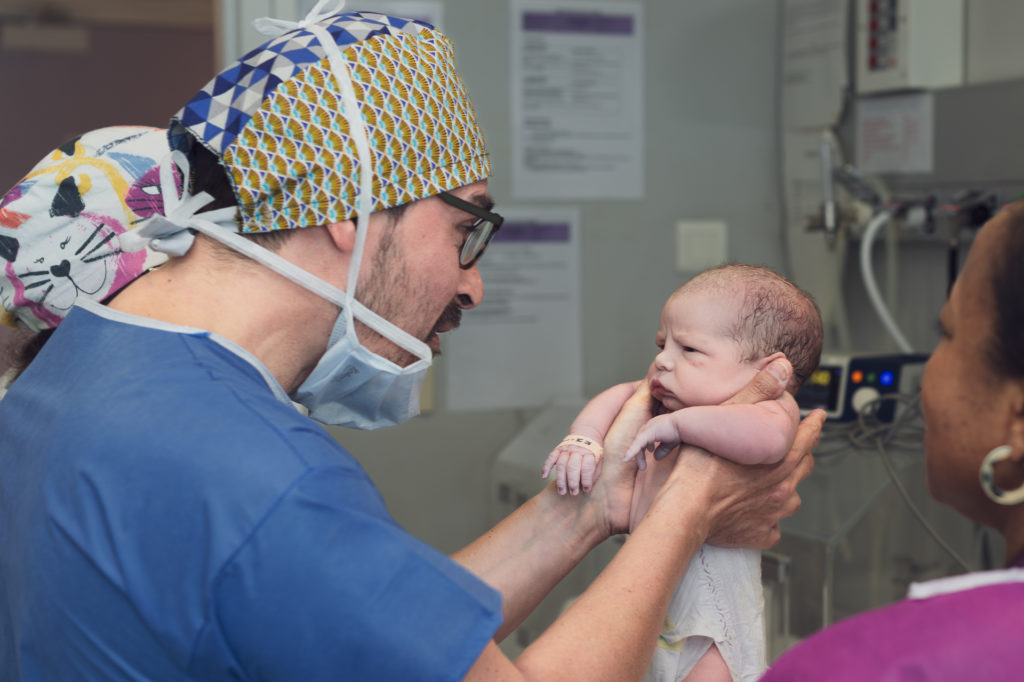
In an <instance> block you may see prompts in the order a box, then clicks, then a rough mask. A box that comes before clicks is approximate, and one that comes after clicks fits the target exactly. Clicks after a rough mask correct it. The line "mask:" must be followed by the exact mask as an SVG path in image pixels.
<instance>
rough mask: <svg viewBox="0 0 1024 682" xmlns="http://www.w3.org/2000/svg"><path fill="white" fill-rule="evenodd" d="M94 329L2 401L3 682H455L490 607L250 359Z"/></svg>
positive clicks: (483, 589) (83, 329)
mask: <svg viewBox="0 0 1024 682" xmlns="http://www.w3.org/2000/svg"><path fill="white" fill-rule="evenodd" d="M97 312H100V311H99V310H98V309H92V311H87V310H83V309H78V308H76V309H75V310H73V311H72V312H71V314H70V315H69V316H68V317H67V319H66V320H65V321H64V322H63V323H62V324H61V326H60V327H59V328H58V330H57V332H56V333H55V334H54V335H53V337H52V338H51V339H50V341H49V342H48V343H47V345H46V347H45V348H44V349H43V351H42V353H41V354H40V355H39V356H38V357H37V358H36V360H35V361H34V362H33V363H32V365H31V366H30V367H29V368H28V370H26V372H25V373H24V374H23V375H22V376H21V377H20V378H19V379H18V380H17V381H16V382H15V383H14V385H13V386H12V387H11V389H10V391H9V392H8V394H7V396H6V397H5V398H4V400H3V401H0V444H2V445H0V472H2V474H0V548H2V549H0V678H3V679H24V680H44V679H45V680H52V679H88V680H120V679H125V680H127V679H131V680H139V679H147V680H161V681H166V680H200V679H201V680H229V679H230V680H238V679H242V680H304V681H305V680H326V679H331V680H338V679H348V680H375V679H381V680H394V679H417V680H428V679H429V680H434V679H437V680H454V679H460V678H461V677H462V676H464V675H465V673H466V671H467V670H468V669H469V667H470V666H471V665H472V663H473V662H474V661H475V660H476V658H477V657H478V656H479V654H480V653H481V651H482V650H483V648H484V646H485V645H486V644H487V642H488V641H489V640H490V639H491V638H492V637H493V635H494V632H495V630H496V629H497V627H498V625H499V624H500V623H501V599H500V595H499V593H497V592H496V591H495V590H493V589H492V588H490V587H488V586H487V585H486V584H484V583H483V582H481V581H480V580H479V579H478V578H476V577H475V576H473V575H472V574H470V573H469V572H468V571H466V570H465V569H463V568H462V567H461V566H459V565H458V564H456V563H454V562H453V561H451V560H450V559H449V558H447V557H446V556H444V555H442V554H440V553H439V552H437V551H435V550H433V549H431V548H430V547H428V546H426V545H424V544H423V543H421V542H419V541H418V540H416V539H415V538H413V537H411V536H410V535H408V534H407V533H406V532H405V531H403V530H402V529H401V528H400V527H399V526H398V525H397V524H396V523H395V522H394V520H393V519H392V518H391V517H390V515H389V514H388V512H387V510H386V509H385V506H384V503H383V501H382V499H381V497H380V495H379V493H378V492H377V490H376V489H375V488H374V486H373V484H372V482H371V481H370V480H369V478H368V476H367V475H366V473H365V471H364V470H363V469H362V467H361V466H360V465H359V464H358V462H356V460H355V459H353V458H352V456H351V455H349V454H348V453H347V452H346V451H345V450H343V449H342V448H341V447H340V446H339V445H338V444H337V443H336V441H334V439H333V438H331V437H330V435H329V434H327V433H326V432H325V431H324V429H323V428H322V427H321V426H320V425H318V424H317V423H315V422H313V421H311V420H310V419H308V418H306V417H304V416H303V415H301V414H299V413H298V412H297V411H296V410H295V409H294V408H293V407H292V406H291V405H290V404H288V403H287V401H286V400H283V399H282V392H281V390H280V387H279V386H276V384H273V383H272V379H271V380H270V382H271V383H268V378H267V376H268V375H267V374H266V372H265V369H262V368H261V367H257V366H256V365H255V364H254V362H253V360H252V359H251V358H246V357H242V355H240V354H239V353H237V352H236V351H235V350H233V349H230V348H228V347H226V346H225V345H222V343H221V342H219V341H218V340H217V339H216V338H215V337H212V336H211V335H209V334H207V333H205V332H200V331H197V330H184V329H181V328H179V329H174V328H169V327H167V326H166V325H162V327H163V328H161V329H155V328H150V326H147V325H144V324H140V323H139V318H130V316H124V315H121V314H118V313H115V312H114V311H108V310H106V309H102V312H100V314H97Z"/></svg>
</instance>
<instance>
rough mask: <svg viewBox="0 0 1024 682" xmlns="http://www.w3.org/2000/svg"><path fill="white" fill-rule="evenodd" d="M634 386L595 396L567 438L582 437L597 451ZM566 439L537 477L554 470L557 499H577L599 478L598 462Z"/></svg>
mask: <svg viewBox="0 0 1024 682" xmlns="http://www.w3.org/2000/svg"><path fill="white" fill-rule="evenodd" d="M637 384H639V382H638V381H632V382H629V383H625V384H618V385H616V386H612V387H611V388H609V389H607V390H605V391H602V392H601V393H598V394H597V396H595V397H594V398H593V399H592V400H591V401H590V402H588V403H587V404H586V406H584V408H583V409H582V410H581V411H580V413H579V415H577V417H576V419H575V420H573V422H572V426H570V427H569V434H570V436H582V437H583V438H584V439H589V440H591V441H593V442H594V444H595V445H596V446H597V447H598V448H600V446H601V445H602V444H603V442H604V436H605V434H606V433H608V429H609V428H611V425H612V422H613V421H615V417H616V416H617V415H618V414H619V409H620V408H621V407H622V404H623V403H625V402H626V399H627V398H629V397H630V396H631V395H633V393H634V392H635V391H636V387H637ZM570 436H566V440H563V441H562V442H561V443H559V444H558V447H556V448H555V449H554V450H552V451H551V454H549V455H548V457H547V459H546V460H545V461H544V466H543V467H542V468H541V473H540V475H541V478H547V477H548V475H549V474H550V473H551V469H552V468H554V469H555V483H556V486H557V487H558V493H559V494H560V495H565V494H566V492H567V491H568V492H569V493H571V494H573V495H578V494H579V492H580V489H581V487H582V489H583V492H586V493H589V492H590V489H591V488H592V487H593V485H594V481H596V480H597V477H598V475H599V474H600V471H601V460H600V458H599V457H596V456H595V455H594V451H593V450H591V449H589V448H586V447H583V446H582V445H576V444H573V443H572V442H567V441H570ZM598 451H599V452H600V450H598Z"/></svg>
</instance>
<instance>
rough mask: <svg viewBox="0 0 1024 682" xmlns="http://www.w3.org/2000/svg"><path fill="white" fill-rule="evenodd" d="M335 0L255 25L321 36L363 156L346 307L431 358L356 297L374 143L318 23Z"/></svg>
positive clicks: (271, 31) (266, 30)
mask: <svg viewBox="0 0 1024 682" xmlns="http://www.w3.org/2000/svg"><path fill="white" fill-rule="evenodd" d="M333 1H334V2H335V3H336V7H334V8H332V9H331V10H329V11H325V10H324V9H323V8H324V7H326V6H327V5H328V4H329V3H331V2H332V0H320V1H319V2H318V3H317V4H316V5H315V6H314V7H313V9H312V10H310V12H309V14H307V15H306V17H305V19H303V20H302V21H298V22H292V21H286V20H282V19H271V18H269V17H261V18H259V19H256V20H255V21H253V26H254V27H255V28H256V30H257V31H259V32H260V33H263V34H264V35H271V36H278V35H281V34H283V33H286V32H287V31H290V30H294V29H297V28H302V29H305V30H307V31H309V32H310V33H312V34H313V35H315V36H316V38H317V40H318V41H319V42H320V45H321V46H322V47H323V48H324V53H325V55H326V57H327V61H328V63H329V64H330V67H331V73H332V74H333V75H334V79H335V81H337V84H338V89H339V91H340V92H341V100H342V115H343V116H344V117H345V120H346V121H347V122H348V127H349V134H350V135H351V137H352V140H353V142H355V145H356V153H357V154H358V156H359V190H358V194H357V195H356V207H355V208H356V241H355V245H354V247H353V249H352V259H351V261H350V265H349V270H348V284H347V286H346V291H345V292H344V295H345V297H346V301H347V305H342V309H343V310H344V311H349V312H347V313H346V314H355V315H356V317H357V318H358V319H359V320H360V321H361V322H363V324H365V325H366V326H368V327H370V328H371V329H373V330H374V331H375V332H377V333H378V334H380V335H381V336H383V337H385V338H387V339H388V340H390V341H392V342H394V343H396V344H398V345H399V346H401V347H402V348H404V349H405V350H407V351H409V352H410V353H412V354H413V355H415V356H416V357H418V358H420V359H423V360H427V359H430V358H431V357H432V356H431V352H430V348H429V347H428V346H427V345H426V344H425V343H423V342H422V341H420V340H419V339H417V338H415V337H414V336H412V335H411V334H409V333H407V332H405V331H404V330H402V329H400V328H399V327H396V326H395V325H393V324H392V323H390V322H388V321H387V320H385V319H384V318H382V317H380V316H379V315H377V314H376V313H374V312H372V311H370V310H369V309H368V308H366V307H364V306H363V305H362V304H360V303H359V302H358V301H356V300H355V294H356V284H357V283H358V281H359V270H360V266H361V264H362V260H363V250H364V247H365V244H366V235H367V233H368V232H369V227H370V224H369V221H370V213H371V212H372V211H373V163H372V161H373V157H372V156H371V153H370V145H369V142H368V139H369V138H368V135H367V134H366V125H365V124H364V122H363V117H362V114H361V113H360V109H359V100H358V99H357V98H356V92H355V88H353V86H352V77H351V74H350V71H349V68H348V64H346V63H345V60H344V58H343V57H342V54H341V48H339V47H338V44H337V43H336V42H335V41H334V38H332V37H331V34H330V33H328V32H327V29H325V28H324V27H323V26H321V25H319V23H318V22H320V21H322V20H324V19H326V18H328V17H330V16H332V15H334V14H336V13H337V12H339V11H340V10H341V9H342V8H343V7H344V6H345V1H344V0H333ZM210 236H213V235H210ZM214 238H217V237H214ZM268 253H269V252H268ZM257 260H258V259H257ZM282 260H283V259H282ZM275 269H276V268H275ZM281 274H284V272H282V273H281ZM289 279H291V278H289ZM293 281H294V280H293ZM296 283H297V284H300V285H302V286H305V285H304V284H302V282H298V281H296ZM307 288H308V287H307ZM331 289H334V290H335V291H338V289H335V288H334V287H331ZM325 298H327V299H328V300H331V301H333V302H334V303H336V304H337V303H338V302H337V301H335V300H334V299H333V298H330V297H328V296H325ZM339 305H341V304H339Z"/></svg>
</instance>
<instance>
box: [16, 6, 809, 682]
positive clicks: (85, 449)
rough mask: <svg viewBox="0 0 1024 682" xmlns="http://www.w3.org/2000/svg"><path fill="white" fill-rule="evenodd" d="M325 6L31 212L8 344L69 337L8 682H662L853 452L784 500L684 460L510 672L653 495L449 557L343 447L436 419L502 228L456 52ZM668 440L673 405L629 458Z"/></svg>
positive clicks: (37, 491)
mask: <svg viewBox="0 0 1024 682" xmlns="http://www.w3.org/2000/svg"><path fill="white" fill-rule="evenodd" d="M324 5H325V2H320V3H319V4H318V5H317V6H316V7H315V8H314V10H313V12H311V15H310V16H309V17H307V19H306V20H304V21H303V22H301V23H299V24H285V23H283V22H273V21H265V22H263V28H264V29H266V30H268V31H276V32H277V33H278V34H279V35H278V36H277V37H275V38H273V39H271V40H270V41H269V42H267V43H266V44H264V45H262V46H261V47H259V48H257V49H256V50H253V51H252V52H250V53H249V54H247V55H245V56H244V57H242V58H241V59H240V60H239V61H238V62H236V63H234V64H232V65H231V66H229V67H228V68H226V69H225V70H224V71H222V72H221V73H220V74H218V75H217V76H216V77H215V78H214V79H213V80H211V81H210V83H209V84H207V86H206V87H204V88H203V89H202V90H201V91H200V92H199V93H198V94H197V95H196V96H195V97H194V98H192V100H190V101H189V102H188V103H187V104H186V105H185V106H184V107H183V108H182V109H181V110H180V111H179V112H178V113H177V114H176V115H175V116H174V117H173V118H172V120H171V124H170V127H169V129H168V131H166V135H165V134H164V132H163V131H159V134H158V135H156V136H155V137H154V135H153V133H152V131H146V132H142V131H140V130H137V129H107V130H106V132H102V131H94V132H93V133H89V134H86V135H83V136H82V137H81V138H80V139H79V140H76V141H74V142H73V143H69V144H68V145H65V146H63V147H61V148H59V149H58V150H55V152H54V153H53V154H52V155H51V156H49V157H47V159H44V160H43V162H41V165H40V166H38V167H37V169H36V170H34V171H32V173H30V174H29V176H27V177H26V178H25V179H24V180H23V181H22V182H21V183H19V185H17V186H16V187H15V188H14V189H13V190H12V191H11V192H10V193H8V195H7V196H5V198H4V200H3V205H2V208H0V240H2V241H0V251H2V254H3V257H4V262H3V263H0V265H3V266H4V272H3V279H0V306H2V308H3V315H4V319H5V321H6V322H8V323H14V324H17V325H19V326H22V327H27V328H29V329H32V330H48V329H53V330H54V331H53V332H52V336H51V337H50V338H49V339H48V340H47V341H46V343H45V346H43V347H42V350H41V351H40V352H39V354H38V355H37V356H36V357H35V359H34V360H32V361H31V363H30V364H28V366H27V368H25V369H24V371H23V373H22V374H21V376H19V377H18V378H17V379H15V380H14V382H13V384H12V385H11V386H10V389H9V391H8V393H7V395H6V396H5V397H4V399H3V400H2V401H0V443H2V447H0V472H2V474H0V547H2V550H0V677H3V678H4V679H23V680H44V679H45V680H51V679H53V680H56V679H61V680H63V679H88V680H121V679H124V680H129V679H130V680H303V681H307V680H327V679H332V680H333V679H343V680H377V679H380V680H395V679H415V680H435V679H436V680H454V679H461V678H465V679H478V680H496V679H524V678H547V679H567V678H576V677H579V678H581V679H592V680H599V679H609V680H611V679H614V680H623V679H639V677H640V676H642V674H643V672H644V669H645V668H646V666H647V662H648V661H649V659H650V656H651V652H652V651H653V648H654V643H655V640H656V637H657V633H658V630H659V628H660V626H661V624H662V620H663V618H664V616H665V607H666V605H667V602H668V598H669V596H670V595H671V593H672V589H673V587H674V586H675V584H676V582H678V580H679V578H680V576H681V574H682V572H683V571H684V569H685V567H686V564H687V563H688V561H689V558H690V557H691V556H692V555H693V552H694V551H695V550H696V549H697V548H698V547H699V546H700V544H701V543H702V542H703V541H704V540H705V539H711V540H712V541H713V540H716V539H717V540H718V541H719V542H724V543H726V544H731V545H748V546H767V545H769V544H771V543H772V542H773V541H774V540H775V539H777V537H778V528H777V525H775V524H776V522H777V521H778V519H779V518H780V517H781V516H783V515H785V514H787V513H791V512H792V511H793V509H794V508H795V505H796V504H797V500H796V498H795V495H793V494H792V490H793V486H794V485H795V483H796V481H798V480H799V479H801V478H802V477H804V476H806V475H807V473H808V472H809V468H810V460H809V458H808V457H806V454H807V449H808V447H809V445H810V441H812V440H813V439H814V437H815V436H816V431H817V428H818V427H820V423H816V422H813V421H812V422H809V425H808V426H805V428H804V429H803V430H802V431H801V434H800V436H799V437H798V446H797V447H795V448H794V452H793V453H792V454H791V456H790V457H788V458H787V459H786V460H785V462H784V463H783V464H782V465H780V466H779V467H778V468H777V469H775V470H773V471H770V472H768V473H767V474H766V473H765V472H764V471H758V472H757V473H756V474H753V473H747V472H744V471H742V470H741V469H740V468H737V467H732V465H729V464H722V463H721V462H719V461H717V460H715V459H713V458H709V457H707V456H705V455H701V454H700V453H696V452H695V453H693V454H692V456H691V457H688V458H687V457H683V458H681V460H680V461H681V462H685V467H686V468H688V471H687V472H686V474H685V475H683V474H682V473H680V475H679V476H678V480H677V479H676V478H670V480H669V482H668V483H667V484H666V485H665V486H664V487H663V488H662V491H661V492H660V493H659V496H658V497H657V498H656V499H655V500H654V501H653V502H652V504H651V506H650V510H649V511H648V513H647V516H646V517H645V518H644V520H643V521H642V522H640V524H639V526H638V527H637V528H636V529H635V531H634V532H633V533H632V535H631V539H630V541H629V542H627V543H626V544H625V546H624V547H623V548H622V549H621V550H620V552H619V554H618V556H617V558H616V560H615V562H613V564H612V565H611V566H610V567H609V568H608V569H607V570H606V571H605V572H604V573H603V574H602V575H601V577H600V578H599V580H598V581H597V582H596V583H595V585H594V586H593V587H592V588H591V589H588V590H587V592H586V593H585V594H584V595H582V596H581V598H580V599H579V600H578V601H577V602H576V604H575V605H574V606H573V607H572V608H571V609H570V610H569V611H568V612H566V613H565V614H564V615H563V616H562V617H561V618H560V619H559V620H558V621H557V622H556V623H555V624H554V625H553V626H552V628H551V629H550V630H549V631H548V633H546V634H545V635H544V637H542V638H541V639H540V640H538V641H537V642H536V643H534V644H532V645H531V646H530V647H528V648H527V649H526V651H525V652H524V654H523V655H522V656H521V657H520V658H519V659H517V660H516V661H515V662H514V663H513V662H511V661H509V660H508V659H507V658H506V657H505V656H504V654H502V653H501V651H500V650H499V649H498V647H497V645H496V642H497V641H500V640H501V638H503V637H504V636H505V635H507V634H508V633H509V632H511V631H512V630H513V629H514V628H515V627H516V626H517V625H518V624H519V623H520V622H521V621H522V620H523V618H525V617H526V616H527V615H528V614H529V613H530V611H531V610H532V609H533V608H534V607H535V606H536V605H537V604H538V603H539V601H540V600H541V599H542V598H543V597H544V596H545V595H546V594H547V593H548V592H549V591H550V589H551V588H552V587H553V586H554V585H555V584H556V583H557V582H558V581H559V580H560V579H561V578H562V577H564V576H565V575H566V574H567V573H568V572H569V571H570V570H571V569H572V568H573V567H574V566H575V565H576V564H577V563H578V562H579V561H580V560H581V559H582V558H583V557H584V556H585V555H586V553H587V552H589V550H590V549H592V548H593V547H595V546H596V545H597V544H599V543H600V542H602V541H603V540H605V539H606V538H608V537H609V536H610V535H612V534H616V533H621V532H624V531H625V529H627V528H628V527H629V518H628V514H629V508H630V500H631V496H632V490H633V476H634V472H633V471H632V470H630V469H629V468H628V467H626V466H625V465H622V466H620V467H618V469H617V468H616V466H615V465H614V464H613V463H611V462H610V461H609V463H608V465H607V468H606V470H605V475H604V476H603V477H602V481H601V484H600V486H599V487H597V488H595V490H594V491H593V493H592V494H591V495H590V496H589V497H587V498H586V499H583V498H570V499H563V498H561V497H560V496H559V495H558V494H557V492H555V491H554V489H553V488H552V487H549V488H548V489H546V490H545V491H544V492H542V493H540V494H539V495H538V496H537V497H535V498H534V499H532V500H530V501H528V502H527V503H526V504H524V505H523V506H522V507H520V509H519V510H517V511H516V512H515V513H514V514H513V515H512V516H510V517H509V518H508V519H506V520H505V521H503V522H502V523H501V524H499V525H498V526H497V527H496V528H495V529H493V530H492V531H490V532H489V533H487V534H486V535H485V536H484V537H482V538H481V539H480V540H477V541H476V542H474V543H473V544H471V545H470V546H469V547H467V548H466V549H464V550H462V551H460V552H458V553H456V555H454V557H447V556H445V555H443V554H441V553H439V552H437V551H436V550H434V549H431V548H430V547H427V546H426V545H424V544H423V543H421V542H419V541H418V540H416V539H415V538H413V537H411V536H410V535H409V534H408V533H406V532H405V531H404V530H403V529H402V528H400V527H399V526H398V525H397V524H396V523H395V521H394V520H393V519H392V518H391V517H390V515H389V514H388V512H387V510H386V508H385V506H384V503H383V500H382V499H381V497H380V495H379V493H378V492H377V491H376V489H375V488H374V486H373V484H372V483H371V481H370V480H369V478H368V477H367V475H366V473H365V472H364V471H363V470H362V468H361V467H360V466H359V464H358V463H357V462H356V461H355V459H354V458H353V457H352V456H351V455H350V454H349V453H347V452H346V451H345V450H344V449H342V448H341V447H340V446H339V445H338V443H337V442H336V441H335V440H334V439H333V438H332V437H331V436H330V435H329V434H328V433H327V432H326V431H325V430H324V429H323V428H322V426H321V425H320V424H319V423H317V422H321V423H327V424H338V425H345V426H350V427H355V428H363V429H374V428H379V427H383V426H388V425H392V424H397V423H400V422H402V421H404V420H406V419H408V418H410V417H411V416H413V415H414V414H415V412H416V405H417V394H418V391H419V387H420V384H421V381H422V378H423V372H424V371H425V370H426V368H427V367H428V366H429V364H430V360H431V357H432V355H433V354H434V353H436V352H437V351H438V335H439V334H441V333H444V332H447V331H449V330H451V329H452V328H454V327H455V326H457V325H458V323H459V319H460V316H461V314H462V311H464V310H467V309H470V308H473V307H474V306H476V305H477V304H478V303H479V302H480V300H481V298H482V296H483V284H482V282H481V279H480V274H479V272H478V271H477V268H476V263H477V259H478V258H479V257H480V256H481V254H482V253H483V252H484V249H485V247H486V246H487V245H488V242H489V241H490V239H491V237H492V236H493V235H494V233H495V232H496V231H497V230H498V229H500V226H501V217H500V216H499V215H497V214H495V213H493V212H492V211H491V208H492V200H491V198H490V195H489V193H488V189H487V182H486V181H487V177H488V175H489V173H490V166H489V163H490V162H489V159H488V157H487V154H486V151H485V148H484V140H483V136H482V134H481V132H480V130H479V127H478V125H477V123H476V118H475V115H474V113H473V109H472V106H471V104H470V102H469V99H468V97H467V95H466V92H465V89H464V87H463V85H462V83H461V81H460V80H459V78H458V76H457V74H456V73H455V71H454V68H453V57H452V48H451V44H450V43H449V41H448V40H447V38H445V37H444V36H443V35H442V34H441V33H439V32H438V31H436V30H435V29H433V28H432V27H430V26H428V25H426V24H422V23H419V22H415V21H408V20H404V19H399V18H396V17H389V16H385V15H381V14H375V13H347V14H346V13H337V12H334V13H330V12H327V11H323V7H324ZM154 140H158V141H159V142H158V143H154ZM143 141H144V142H145V144H143ZM456 361H457V360H456ZM782 369H783V370H784V371H783V374H785V372H786V371H788V365H787V366H785V367H783V368H782ZM785 378H786V377H785V376H783V377H782V380H781V383H780V379H779V378H778V377H777V376H773V375H771V374H770V373H767V372H766V373H762V375H759V377H758V379H757V380H755V383H754V384H752V385H751V386H750V387H748V389H747V390H746V393H745V396H744V397H745V398H746V399H748V400H756V399H761V398H764V397H773V396H774V394H777V393H778V392H781V390H782V387H783V386H784V385H785V383H786V382H785ZM296 403H298V404H299V408H300V409H296ZM648 417H649V412H648V401H647V399H646V395H645V394H644V393H643V392H642V391H641V393H640V394H638V395H637V396H634V398H632V399H631V400H630V401H629V402H627V404H626V406H625V407H624V408H623V410H622V414H621V416H620V420H619V424H618V425H617V426H616V428H615V429H613V430H612V432H611V433H610V434H609V438H608V441H607V442H606V447H607V448H608V451H609V452H612V453H614V452H618V451H621V450H623V449H624V447H625V445H626V444H628V442H629V439H630V437H631V436H632V434H633V433H634V432H635V431H636V429H637V428H639V426H640V425H641V424H642V423H643V422H644V421H645V420H646V419H647V418H648ZM617 442H618V443H619V445H618V446H617V445H616V443H617ZM439 447H441V445H440V444H439ZM617 448H618V449H617ZM538 454H540V453H538ZM676 469H677V470H680V471H682V468H681V467H680V466H677V467H676Z"/></svg>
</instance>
